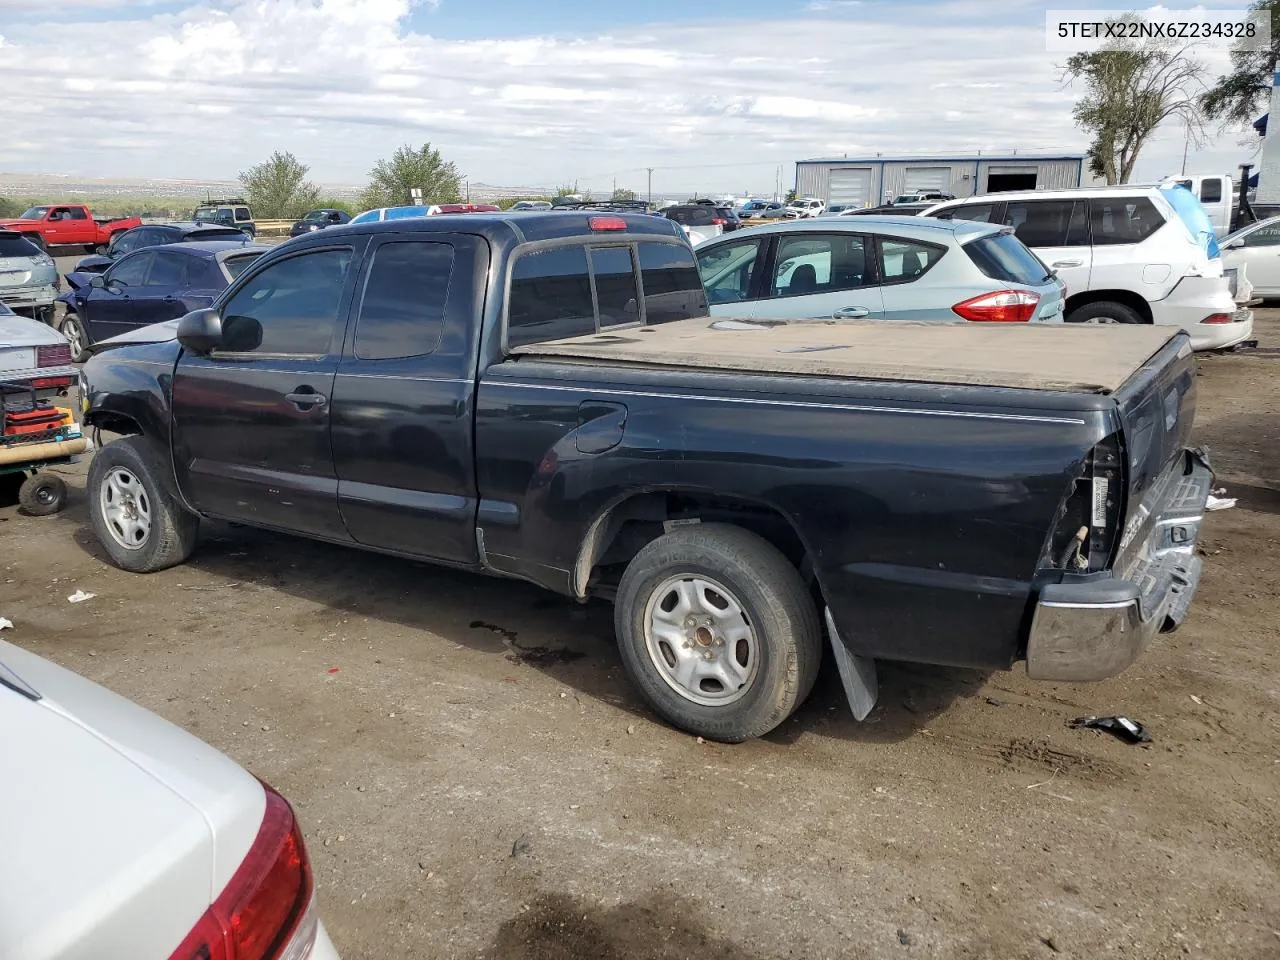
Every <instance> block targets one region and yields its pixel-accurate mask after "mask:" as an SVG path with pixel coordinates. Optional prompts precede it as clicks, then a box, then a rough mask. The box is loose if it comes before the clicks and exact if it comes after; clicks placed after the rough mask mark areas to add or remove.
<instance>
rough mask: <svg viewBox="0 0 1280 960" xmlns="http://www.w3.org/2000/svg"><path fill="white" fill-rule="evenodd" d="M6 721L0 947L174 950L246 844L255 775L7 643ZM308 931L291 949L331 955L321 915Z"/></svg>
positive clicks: (134, 955)
mask: <svg viewBox="0 0 1280 960" xmlns="http://www.w3.org/2000/svg"><path fill="white" fill-rule="evenodd" d="M0 730H2V731H4V733H3V737H2V738H0V767H3V769H4V770H6V771H7V772H8V775H7V776H6V777H5V785H4V789H3V790H0V848H2V849H3V850H4V861H5V867H4V869H3V870H0V957H13V958H21V960H102V958H106V957H121V958H124V957H128V958H129V960H168V958H169V957H170V956H172V954H173V952H174V950H175V949H177V947H178V946H179V945H180V944H181V943H182V942H183V940H184V938H185V937H186V936H187V935H188V933H189V932H190V931H191V930H192V928H193V927H194V926H195V925H196V923H197V922H198V921H199V920H200V919H201V917H202V916H203V915H204V913H205V911H207V910H208V909H209V907H210V905H211V904H212V903H213V901H214V900H215V898H216V897H217V896H218V894H219V893H220V892H221V891H222V890H223V888H224V887H226V886H227V884H228V882H229V881H230V880H231V878H232V876H233V874H235V872H236V870H237V868H239V867H240V865H241V863H242V861H243V860H244V859H245V855H246V854H247V853H248V852H249V849H250V847H251V846H253V844H254V840H255V838H256V836H257V834H258V830H259V827H260V825H261V823H262V821H263V816H264V811H265V808H266V795H265V793H264V790H263V787H262V785H261V784H260V783H259V782H258V781H257V780H256V779H254V778H253V777H252V776H251V775H250V774H249V773H247V772H246V771H245V770H243V769H241V768H240V767H239V766H237V765H236V764H235V763H234V762H232V761H231V760H230V759H229V758H227V757H226V756H224V755H222V754H221V753H218V752H217V751H216V750H214V749H213V748H212V747H210V746H209V745H207V744H205V743H203V742H202V741H200V740H197V739H196V738H195V737H192V736H191V735H190V734H188V733H186V732H184V731H183V730H180V729H179V728H178V727H176V726H173V725H172V724H170V723H168V722H167V721H165V720H162V719H161V718H159V717H157V716H155V715H154V714H151V713H149V712H147V711H146V710H144V709H142V708H141V707H139V706H137V705H136V704H134V703H131V702H129V701H128V700H125V699H123V698H121V697H118V696H116V695H115V694H114V693H111V692H110V691H108V690H105V689H103V688H102V687H99V686H97V685H96V684H94V683H91V682H90V681H88V680H85V679H84V678H83V677H79V676H77V675H76V674H73V673H70V672H68V671H66V670H63V669H62V668H61V667H58V666H55V665H54V664H52V663H49V662H48V661H46V660H42V659H41V658H39V657H37V656H35V655H34V654H31V653H27V652H26V651H24V650H21V649H19V648H18V647H15V646H12V645H11V644H8V643H3V642H0ZM306 934H307V937H308V938H312V937H313V938H314V939H313V940H312V942H311V943H310V945H309V947H308V945H307V944H296V946H297V948H298V949H297V952H295V953H294V954H292V956H295V957H298V958H299V960H302V958H305V960H336V958H337V954H336V952H335V951H334V949H333V945H332V944H331V943H330V941H329V938H328V935H327V934H326V933H325V931H324V928H323V926H320V925H318V924H314V925H312V926H311V927H310V928H309V929H308V930H307V932H306ZM299 935H301V928H300V934H299ZM296 939H297V938H296V937H295V940H296ZM294 946H295V944H290V947H294Z"/></svg>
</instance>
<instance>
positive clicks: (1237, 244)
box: [1227, 240, 1244, 250]
mask: <svg viewBox="0 0 1280 960" xmlns="http://www.w3.org/2000/svg"><path fill="white" fill-rule="evenodd" d="M1243 246H1244V241H1243V240H1232V241H1231V242H1230V243H1228V244H1227V249H1228V250H1239V249H1240V248H1241V247H1243Z"/></svg>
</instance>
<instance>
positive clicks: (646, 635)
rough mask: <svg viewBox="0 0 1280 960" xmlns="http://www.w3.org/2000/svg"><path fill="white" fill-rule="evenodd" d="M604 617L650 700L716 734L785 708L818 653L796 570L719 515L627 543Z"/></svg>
mask: <svg viewBox="0 0 1280 960" xmlns="http://www.w3.org/2000/svg"><path fill="white" fill-rule="evenodd" d="M614 627H615V629H616V631H617V635H618V648H619V650H620V651H621V653H622V662H623V665H624V666H625V667H626V670H627V673H628V675H629V676H630V677H631V679H632V681H633V682H634V683H635V684H636V686H637V687H639V688H640V691H641V693H643V694H644V697H645V699H646V700H648V701H649V704H650V705H651V706H652V707H653V709H654V710H655V711H656V712H657V713H658V714H659V715H660V716H662V717H663V718H664V719H665V720H667V721H668V722H670V723H671V724H673V725H675V726H677V727H679V728H680V729H682V730H686V731H688V732H689V733H692V734H696V735H698V736H703V737H707V738H708V739H712V740H721V741H724V742H726V743H740V742H741V741H743V740H750V739H751V738H753V737H759V736H762V735H764V734H766V733H768V732H769V731H770V730H772V729H773V728H774V727H776V726H778V724H780V723H782V722H783V721H784V720H786V719H787V717H789V716H790V715H791V713H792V712H793V711H794V710H795V709H796V707H798V706H799V705H800V704H801V703H802V702H803V701H804V699H805V697H807V696H808V695H809V692H810V691H811V690H812V689H813V683H814V680H815V679H817V676H818V666H819V664H820V663H821V661H822V628H821V626H820V623H819V620H818V611H817V608H816V607H815V606H814V603H813V599H812V597H810V595H809V591H808V590H807V589H806V587H805V584H804V581H803V580H802V579H801V578H800V574H799V572H798V571H797V570H796V568H795V567H794V566H792V565H791V563H790V562H789V561H788V560H787V558H786V557H784V556H783V555H782V554H781V553H780V552H779V551H778V550H777V549H776V548H775V547H774V546H773V545H772V544H770V543H768V542H767V541H766V540H764V539H762V538H761V537H758V536H756V535H755V534H754V533H751V532H750V531H747V530H743V529H741V528H740V527H734V526H729V525H725V524H714V523H706V524H696V525H692V526H688V527H680V528H677V529H675V530H673V531H672V532H671V533H668V534H666V535H664V536H662V537H659V538H658V539H657V540H654V541H653V542H652V543H650V544H648V545H647V546H646V547H644V548H643V549H642V550H641V551H640V552H639V553H637V554H636V556H635V558H634V559H632V561H631V563H630V564H629V565H628V567H627V569H626V572H625V573H624V574H623V576H622V581H621V583H620V584H619V587H618V595H617V600H616V607H615V610H614Z"/></svg>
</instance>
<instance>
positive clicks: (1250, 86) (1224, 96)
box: [1200, 0, 1280, 126]
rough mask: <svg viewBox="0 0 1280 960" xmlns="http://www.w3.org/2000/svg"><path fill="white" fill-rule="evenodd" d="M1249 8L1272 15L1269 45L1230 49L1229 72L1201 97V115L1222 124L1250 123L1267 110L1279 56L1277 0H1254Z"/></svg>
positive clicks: (1278, 11) (1279, 15)
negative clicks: (1254, 48) (1249, 48)
mask: <svg viewBox="0 0 1280 960" xmlns="http://www.w3.org/2000/svg"><path fill="white" fill-rule="evenodd" d="M1249 9H1250V10H1251V11H1254V12H1256V13H1262V14H1265V15H1267V16H1269V17H1270V18H1271V45H1270V46H1269V47H1267V48H1266V49H1264V50H1240V49H1236V50H1233V51H1232V52H1231V72H1230V73H1228V74H1227V75H1226V76H1223V77H1219V78H1218V82H1217V83H1215V84H1214V85H1213V86H1212V87H1210V88H1209V90H1208V91H1207V92H1206V93H1204V94H1202V95H1201V97H1200V108H1201V109H1202V110H1203V111H1204V115H1205V116H1206V117H1207V118H1208V119H1210V120H1217V121H1220V122H1221V123H1222V124H1223V125H1224V126H1241V125H1243V124H1246V123H1251V122H1252V121H1253V120H1254V118H1255V117H1256V116H1257V115H1258V113H1260V112H1262V111H1264V110H1266V108H1267V106H1268V104H1269V102H1270V100H1271V87H1272V83H1273V80H1272V78H1273V76H1274V75H1275V70H1276V63H1277V61H1278V60H1280V0H1255V2H1254V4H1253V5H1252V6H1250V7H1249Z"/></svg>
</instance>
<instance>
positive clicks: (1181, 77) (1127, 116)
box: [1063, 17, 1204, 183]
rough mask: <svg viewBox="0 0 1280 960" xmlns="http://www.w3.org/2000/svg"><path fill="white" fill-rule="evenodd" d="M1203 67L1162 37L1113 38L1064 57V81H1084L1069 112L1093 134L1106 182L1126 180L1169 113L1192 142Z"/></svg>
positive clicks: (1197, 135)
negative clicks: (1097, 47) (1098, 47)
mask: <svg viewBox="0 0 1280 960" xmlns="http://www.w3.org/2000/svg"><path fill="white" fill-rule="evenodd" d="M1124 19H1125V20H1129V19H1141V18H1136V17H1135V18H1129V17H1126V18H1124ZM1203 73H1204V67H1203V66H1202V65H1201V64H1200V62H1199V61H1197V60H1196V59H1195V58H1194V57H1192V56H1191V55H1190V45H1187V46H1180V45H1177V44H1175V43H1170V42H1169V41H1167V40H1147V41H1143V42H1142V43H1134V42H1132V41H1118V42H1114V43H1111V44H1108V45H1107V46H1106V47H1105V48H1104V49H1102V50H1096V51H1092V52H1088V53H1077V54H1075V55H1074V56H1072V57H1071V58H1070V59H1069V60H1067V63H1066V66H1065V67H1064V69H1063V79H1064V80H1065V82H1066V83H1068V84H1070V83H1073V82H1075V81H1077V80H1079V81H1083V83H1084V85H1085V91H1084V95H1083V96H1082V97H1081V98H1080V100H1079V101H1078V102H1077V103H1076V105H1075V108H1074V109H1073V110H1072V112H1071V115H1072V116H1073V117H1074V118H1075V121H1076V125H1077V126H1079V127H1081V128H1082V129H1084V130H1086V131H1088V132H1089V133H1090V134H1092V136H1093V141H1092V143H1091V144H1090V147H1089V161H1090V165H1091V166H1092V169H1093V172H1094V173H1096V174H1098V175H1099V176H1102V177H1106V180H1107V183H1128V182H1129V178H1130V177H1131V176H1132V175H1133V167H1134V164H1136V163H1137V161H1138V154H1139V153H1141V152H1142V148H1143V147H1144V146H1146V144H1147V141H1148V140H1150V139H1151V136H1152V134H1154V133H1155V132H1156V129H1157V128H1158V127H1159V126H1160V125H1161V124H1162V123H1164V122H1165V121H1166V120H1169V119H1172V118H1177V119H1179V120H1181V121H1182V122H1183V124H1185V126H1186V128H1187V131H1188V136H1189V137H1190V138H1191V139H1192V141H1193V142H1197V143H1198V142H1200V140H1201V137H1202V134H1203V128H1204V121H1203V115H1202V114H1201V111H1200V100H1199V96H1200V92H1201V90H1202V89H1203V84H1202V82H1201V80H1200V78H1201V76H1202V75H1203Z"/></svg>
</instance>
